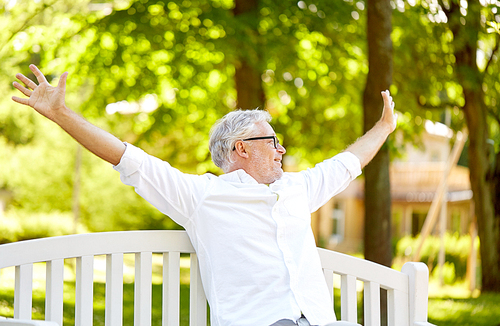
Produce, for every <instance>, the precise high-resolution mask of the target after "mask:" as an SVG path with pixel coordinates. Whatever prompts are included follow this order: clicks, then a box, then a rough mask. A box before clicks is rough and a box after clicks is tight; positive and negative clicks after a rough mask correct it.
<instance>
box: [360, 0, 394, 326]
mask: <svg viewBox="0 0 500 326" xmlns="http://www.w3.org/2000/svg"><path fill="white" fill-rule="evenodd" d="M391 20H392V8H391V5H390V1H389V0H368V2H367V39H368V67H369V71H368V76H367V80H366V86H365V91H364V94H363V108H364V112H363V113H364V131H365V132H367V131H368V130H370V129H371V128H372V127H373V126H374V125H375V123H376V122H377V121H378V120H379V119H380V116H381V115H382V108H383V100H382V96H381V94H380V92H382V91H384V90H386V89H389V86H390V85H391V83H392V40H391V31H392V22H391ZM364 252H365V258H366V259H368V260H371V261H374V262H377V263H379V264H382V265H385V266H389V267H390V266H391V263H392V252H391V185H390V179H389V150H388V148H387V146H382V148H381V149H380V151H379V152H378V153H377V155H376V156H375V157H374V158H373V160H372V161H371V162H370V163H369V164H368V165H367V166H366V168H365V232H364ZM385 292H386V291H385V290H382V289H381V291H380V294H381V297H380V305H381V321H382V325H387V294H386V293H385Z"/></svg>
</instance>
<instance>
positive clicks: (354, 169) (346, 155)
mask: <svg viewBox="0 0 500 326" xmlns="http://www.w3.org/2000/svg"><path fill="white" fill-rule="evenodd" d="M335 159H336V160H338V161H340V162H341V163H342V164H343V165H344V166H345V167H346V169H347V170H348V171H349V173H350V174H351V177H352V179H353V180H354V179H356V178H357V177H358V176H359V175H361V161H360V160H359V158H358V157H357V156H356V155H354V154H353V153H351V152H342V153H340V154H337V155H335Z"/></svg>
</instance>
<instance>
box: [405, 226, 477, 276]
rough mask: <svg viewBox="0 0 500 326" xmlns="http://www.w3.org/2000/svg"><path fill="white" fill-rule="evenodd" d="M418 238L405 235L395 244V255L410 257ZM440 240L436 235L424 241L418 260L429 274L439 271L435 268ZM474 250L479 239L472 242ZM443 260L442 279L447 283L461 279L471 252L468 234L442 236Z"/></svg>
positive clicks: (435, 273) (415, 247)
mask: <svg viewBox="0 0 500 326" xmlns="http://www.w3.org/2000/svg"><path fill="white" fill-rule="evenodd" d="M419 241H420V238H419V237H417V238H412V237H411V236H406V237H404V238H402V239H400V240H399V241H398V243H397V245H396V252H395V257H397V258H403V259H404V258H405V257H410V256H411V255H412V253H414V252H415V251H416V250H417V246H418V244H419ZM440 247H441V240H440V238H439V237H436V236H429V237H427V239H426V240H425V242H424V245H423V247H422V251H421V258H420V261H422V262H424V263H425V264H426V265H427V266H428V267H429V271H430V273H431V275H433V276H435V275H438V274H437V273H439V271H438V268H437V263H438V255H439V248H440ZM474 247H475V250H478V248H479V239H476V242H475V243H474ZM444 248H445V261H446V265H445V268H444V274H443V275H444V279H445V281H446V283H447V284H452V283H453V282H454V281H456V280H458V279H463V278H464V277H465V273H466V270H467V258H468V257H469V255H470V252H471V238H470V236H469V235H462V236H460V235H458V234H457V233H454V234H449V233H446V234H445V238H444Z"/></svg>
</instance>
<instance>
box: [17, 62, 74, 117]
mask: <svg viewBox="0 0 500 326" xmlns="http://www.w3.org/2000/svg"><path fill="white" fill-rule="evenodd" d="M30 69H31V71H32V72H33V74H34V75H35V77H36V78H37V81H38V85H37V84H36V83H35V82H33V81H32V80H30V79H29V78H27V77H26V76H24V75H23V74H16V77H17V79H19V80H20V81H21V82H23V83H24V84H25V85H26V87H24V86H22V85H21V84H19V83H18V82H14V83H13V85H14V87H15V88H16V89H18V90H19V91H20V92H21V93H23V94H24V95H26V96H28V98H20V97H17V96H13V97H12V100H14V101H15V102H17V103H21V104H24V105H28V106H30V107H32V108H34V109H35V110H36V111H37V112H38V113H40V114H42V115H43V116H45V117H47V118H49V119H51V120H53V118H54V115H55V114H57V111H58V110H59V109H62V108H64V107H65V101H64V97H65V93H66V79H67V76H68V73H67V72H65V73H64V74H62V76H61V78H60V79H59V83H58V85H57V87H53V86H51V85H50V84H49V83H48V82H47V79H45V76H44V75H43V74H42V73H41V72H40V70H39V69H38V68H37V67H36V66H35V65H30Z"/></svg>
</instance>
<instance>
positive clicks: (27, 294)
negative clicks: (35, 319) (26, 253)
mask: <svg viewBox="0 0 500 326" xmlns="http://www.w3.org/2000/svg"><path fill="white" fill-rule="evenodd" d="M15 273H16V276H15V277H16V280H15V290H14V318H16V319H30V320H31V305H32V302H33V301H32V299H33V264H24V265H20V266H16V272H15Z"/></svg>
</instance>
